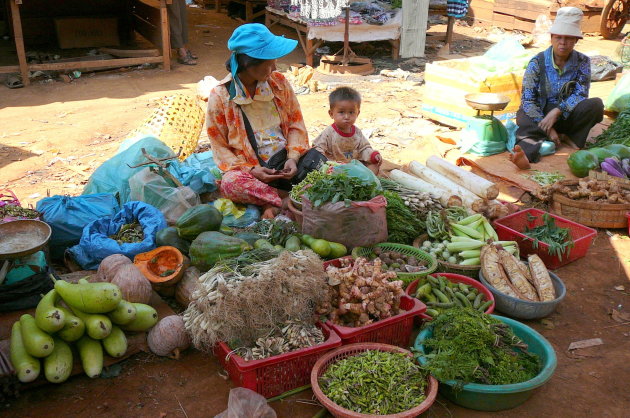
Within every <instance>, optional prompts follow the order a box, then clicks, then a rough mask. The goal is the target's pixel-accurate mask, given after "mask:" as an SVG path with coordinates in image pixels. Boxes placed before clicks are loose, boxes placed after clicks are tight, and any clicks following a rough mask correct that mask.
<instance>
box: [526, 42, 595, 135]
mask: <svg viewBox="0 0 630 418" xmlns="http://www.w3.org/2000/svg"><path fill="white" fill-rule="evenodd" d="M552 51H553V47H549V48H548V49H546V50H545V51H543V52H542V53H540V54H538V55H536V56H535V57H534V58H532V60H531V61H530V62H529V64H528V65H527V69H526V70H525V75H524V76H523V93H522V96H521V106H522V107H523V111H524V112H525V113H526V114H527V115H528V116H529V117H530V118H532V120H533V121H534V122H536V123H538V122H540V121H541V120H542V119H543V117H544V114H543V111H544V109H545V106H546V105H547V104H553V105H555V106H556V107H557V108H558V109H560V110H561V111H562V116H563V118H564V119H566V118H568V117H569V114H570V113H571V112H572V111H573V109H575V106H577V105H578V103H580V102H581V101H582V100H584V99H587V98H588V91H589V89H590V86H591V61H590V59H589V58H588V57H587V56H586V55H584V54H581V53H579V52H577V51H573V52H572V53H571V56H570V57H569V60H568V61H567V62H566V64H565V65H564V68H563V70H562V71H559V69H558V68H557V66H556V65H555V63H554V60H553V52H552ZM541 61H542V62H541ZM543 72H544V75H545V77H541V73H543ZM569 81H575V88H574V89H573V93H572V94H571V95H570V96H569V97H567V98H566V99H564V100H558V95H559V93H560V90H561V88H562V86H563V85H564V84H565V83H567V82H569Z"/></svg>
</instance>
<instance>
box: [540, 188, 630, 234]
mask: <svg viewBox="0 0 630 418" xmlns="http://www.w3.org/2000/svg"><path fill="white" fill-rule="evenodd" d="M560 184H562V185H563V186H575V185H577V184H578V182H577V180H563V181H562V182H560ZM619 185H620V186H621V187H622V188H624V189H626V190H630V185H627V184H623V183H619ZM552 210H553V213H555V214H557V215H560V216H562V217H564V218H567V219H570V220H572V221H574V222H577V223H580V224H582V225H586V226H591V227H594V228H626V227H627V226H628V218H626V213H627V212H628V211H630V204H610V203H598V202H589V201H586V200H573V199H569V198H568V197H566V196H564V195H562V194H560V193H554V195H553V206H552Z"/></svg>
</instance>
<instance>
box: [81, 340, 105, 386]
mask: <svg viewBox="0 0 630 418" xmlns="http://www.w3.org/2000/svg"><path fill="white" fill-rule="evenodd" d="M77 349H78V350H79V357H80V358H81V365H82V366H83V371H84V372H85V374H86V375H87V376H88V377H96V376H98V375H99V374H101V372H102V371H103V347H102V346H101V343H100V341H97V340H93V339H92V338H90V337H88V336H87V335H84V336H83V338H81V339H80V340H79V341H77Z"/></svg>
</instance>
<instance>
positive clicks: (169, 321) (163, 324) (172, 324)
mask: <svg viewBox="0 0 630 418" xmlns="http://www.w3.org/2000/svg"><path fill="white" fill-rule="evenodd" d="M147 343H148V345H149V349H150V350H151V352H152V353H154V354H157V355H158V356H172V357H174V358H176V359H177V358H179V352H180V351H183V350H185V349H187V348H188V346H190V337H189V336H188V332H186V327H185V326H184V320H183V319H182V317H181V316H179V315H171V316H167V317H166V318H162V320H160V322H158V323H157V324H156V325H155V326H154V327H153V328H151V331H149V335H148V336H147Z"/></svg>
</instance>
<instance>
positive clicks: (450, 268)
mask: <svg viewBox="0 0 630 418" xmlns="http://www.w3.org/2000/svg"><path fill="white" fill-rule="evenodd" d="M428 238H429V235H428V234H423V235H420V236H419V237H418V238H416V239H415V240H414V242H413V246H414V247H416V248H422V243H423V242H424V241H426V240H427V239H428ZM437 262H438V267H437V270H436V271H437V272H438V273H454V274H461V275H462V276H466V277H470V278H471V279H475V280H477V277H478V276H479V270H481V266H480V265H479V266H462V265H461V264H451V263H447V262H446V261H442V260H437Z"/></svg>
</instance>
